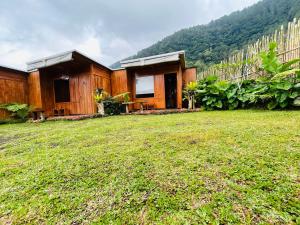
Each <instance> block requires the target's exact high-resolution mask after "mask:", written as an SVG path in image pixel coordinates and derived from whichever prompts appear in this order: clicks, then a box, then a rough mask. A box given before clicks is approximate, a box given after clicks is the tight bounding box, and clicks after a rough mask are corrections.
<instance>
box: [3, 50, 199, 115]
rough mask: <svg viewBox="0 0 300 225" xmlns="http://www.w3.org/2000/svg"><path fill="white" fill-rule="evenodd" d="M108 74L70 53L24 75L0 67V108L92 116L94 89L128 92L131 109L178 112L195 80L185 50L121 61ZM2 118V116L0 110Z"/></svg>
mask: <svg viewBox="0 0 300 225" xmlns="http://www.w3.org/2000/svg"><path fill="white" fill-rule="evenodd" d="M121 65H122V69H119V70H112V69H110V68H108V67H106V66H104V65H102V64H100V63H98V62H96V61H95V60H92V59H90V58H89V57H87V56H85V55H83V54H81V53H79V52H78V51H69V52H65V53H62V54H58V55H54V56H51V57H47V58H43V59H39V60H36V61H33V62H30V63H28V71H27V72H24V71H19V70H14V69H10V68H6V67H0V104H2V103H10V102H17V103H27V104H29V105H32V106H34V107H35V108H36V109H40V110H41V111H43V112H44V114H45V115H46V116H47V117H50V116H55V115H57V114H59V113H60V112H63V114H64V115H81V114H94V113H96V105H95V102H94V100H93V94H94V93H95V90H96V89H98V88H101V89H103V90H105V91H106V92H108V93H109V94H111V95H112V96H115V95H118V94H121V93H124V92H130V93H131V98H132V101H133V102H135V104H134V105H132V109H139V107H140V105H139V104H140V103H139V102H143V103H145V104H146V105H148V106H150V107H151V108H153V109H168V108H170V109H171V108H179V109H180V108H182V90H183V88H184V86H185V84H187V83H188V82H190V81H195V80H196V69H195V68H186V65H185V57H184V51H180V52H173V53H167V54H162V55H156V56H151V57H145V58H140V59H134V60H127V61H123V62H122V63H121ZM0 116H2V117H4V116H6V114H5V113H4V112H3V111H2V112H1V114H0Z"/></svg>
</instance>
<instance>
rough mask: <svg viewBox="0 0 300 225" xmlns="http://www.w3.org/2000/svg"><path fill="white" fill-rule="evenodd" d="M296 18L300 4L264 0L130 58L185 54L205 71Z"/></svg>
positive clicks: (167, 39) (178, 33)
mask: <svg viewBox="0 0 300 225" xmlns="http://www.w3.org/2000/svg"><path fill="white" fill-rule="evenodd" d="M295 17H300V0H263V1H261V2H258V3H257V4H255V5H253V6H251V7H248V8H246V9H244V10H242V11H238V12H234V13H232V14H230V15H229V16H224V17H222V18H220V19H218V20H215V21H212V22H210V23H209V24H207V25H199V26H195V27H191V28H187V29H183V30H180V31H178V32H176V33H174V34H173V35H170V36H168V37H166V38H164V39H163V40H161V41H159V42H157V43H156V44H154V45H152V46H150V47H149V48H146V49H143V50H141V51H140V52H138V53H137V54H136V55H135V56H131V57H129V58H138V57H145V56H150V55H155V54H160V53H166V52H172V51H178V50H185V51H186V56H187V60H188V63H189V64H190V65H196V66H198V68H199V69H203V68H205V67H206V66H208V65H210V64H215V63H218V62H220V61H221V60H222V59H224V58H226V57H227V56H228V55H229V54H230V53H232V52H233V51H235V50H237V49H241V48H242V47H243V46H245V45H246V44H248V43H251V42H254V41H256V40H257V39H259V38H260V37H262V36H263V35H265V34H269V33H272V32H273V31H274V30H275V29H276V28H278V27H279V26H280V25H282V24H286V23H287V22H289V21H292V20H293V18H295ZM119 65H120V64H119V63H115V64H114V65H112V67H113V68H116V67H119Z"/></svg>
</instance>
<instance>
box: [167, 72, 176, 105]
mask: <svg viewBox="0 0 300 225" xmlns="http://www.w3.org/2000/svg"><path fill="white" fill-rule="evenodd" d="M176 75H177V74H176V73H171V74H165V97H166V108H167V109H176V108H177V76H176Z"/></svg>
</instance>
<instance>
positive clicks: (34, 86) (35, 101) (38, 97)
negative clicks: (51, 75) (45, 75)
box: [28, 71, 43, 108]
mask: <svg viewBox="0 0 300 225" xmlns="http://www.w3.org/2000/svg"><path fill="white" fill-rule="evenodd" d="M28 90H29V91H28V99H29V105H31V106H33V107H35V108H43V104H42V93H41V82H40V72H39V71H35V72H31V73H29V76H28Z"/></svg>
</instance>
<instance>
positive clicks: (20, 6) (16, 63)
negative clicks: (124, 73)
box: [0, 0, 259, 69]
mask: <svg viewBox="0 0 300 225" xmlns="http://www.w3.org/2000/svg"><path fill="white" fill-rule="evenodd" d="M258 1H259V0H0V64H2V65H6V66H11V67H15V68H19V69H25V68H26V62H28V61H31V60H34V59H38V58H39V57H45V56H49V55H52V54H57V53H60V52H64V51H67V50H72V49H77V50H79V51H81V52H82V53H85V54H86V55H88V56H90V57H91V58H93V59H95V60H97V61H99V62H101V63H103V64H105V65H108V66H109V65H110V64H112V63H114V62H115V61H117V60H120V59H123V58H125V57H128V56H130V55H133V54H135V53H136V52H137V51H138V50H141V49H142V48H145V47H148V46H149V45H151V44H153V43H155V42H156V41H159V40H161V39H162V38H163V37H165V36H166V35H169V34H172V33H174V32H175V31H177V30H180V29H181V28H186V27H190V26H194V25H198V24H206V23H208V22H209V21H211V20H213V19H217V18H219V17H221V16H223V15H225V14H229V13H230V12H233V11H236V10H240V9H243V8H244V7H247V6H250V5H252V4H254V3H256V2H258Z"/></svg>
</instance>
